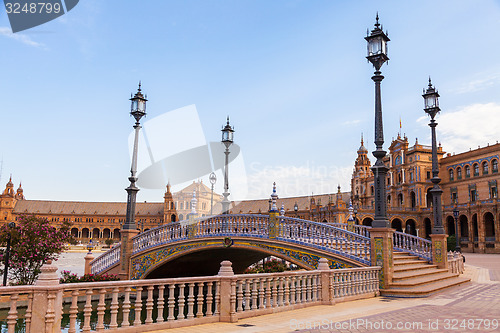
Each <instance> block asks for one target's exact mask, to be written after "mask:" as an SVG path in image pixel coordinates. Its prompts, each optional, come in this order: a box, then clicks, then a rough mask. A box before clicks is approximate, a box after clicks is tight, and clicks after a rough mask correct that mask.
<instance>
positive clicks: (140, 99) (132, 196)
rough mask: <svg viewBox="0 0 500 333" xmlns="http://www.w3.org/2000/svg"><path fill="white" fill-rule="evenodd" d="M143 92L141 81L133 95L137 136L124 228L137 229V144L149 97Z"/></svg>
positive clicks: (132, 110)
mask: <svg viewBox="0 0 500 333" xmlns="http://www.w3.org/2000/svg"><path fill="white" fill-rule="evenodd" d="M146 97H147V96H146ZM146 97H145V96H144V95H143V94H142V92H141V83H140V82H139V88H138V89H137V92H136V93H135V95H134V97H131V98H130V100H131V101H132V105H131V108H130V114H131V115H132V116H134V118H135V125H134V129H135V138H134V150H133V153H132V166H131V168H130V174H131V175H130V177H129V178H128V180H129V181H130V185H129V187H127V188H126V189H125V190H126V191H127V215H126V219H125V223H124V224H123V227H122V228H123V230H135V229H136V225H135V201H136V196H137V192H139V189H138V188H137V186H136V185H135V183H136V182H137V177H136V173H137V146H138V144H139V130H140V129H141V124H140V121H141V118H142V117H143V116H145V115H146V102H147V99H146Z"/></svg>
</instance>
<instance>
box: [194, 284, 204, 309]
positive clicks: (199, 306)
mask: <svg viewBox="0 0 500 333" xmlns="http://www.w3.org/2000/svg"><path fill="white" fill-rule="evenodd" d="M203 284H204V283H203V282H198V297H197V299H196V300H197V303H196V317H197V318H201V317H203V302H204V300H205V298H204V297H203Z"/></svg>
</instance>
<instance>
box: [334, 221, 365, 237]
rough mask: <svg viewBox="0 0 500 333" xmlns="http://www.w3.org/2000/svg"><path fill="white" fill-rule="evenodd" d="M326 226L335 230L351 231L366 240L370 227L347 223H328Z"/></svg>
mask: <svg viewBox="0 0 500 333" xmlns="http://www.w3.org/2000/svg"><path fill="white" fill-rule="evenodd" d="M328 225H331V226H333V227H336V228H340V229H344V230H348V231H352V232H354V233H356V234H358V235H361V236H365V237H367V238H370V229H371V228H372V227H369V226H366V225H361V224H354V225H349V224H347V223H328Z"/></svg>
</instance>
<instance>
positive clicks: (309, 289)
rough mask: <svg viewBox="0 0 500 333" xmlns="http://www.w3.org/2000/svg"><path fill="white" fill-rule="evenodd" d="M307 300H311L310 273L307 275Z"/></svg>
mask: <svg viewBox="0 0 500 333" xmlns="http://www.w3.org/2000/svg"><path fill="white" fill-rule="evenodd" d="M306 279H307V302H311V300H312V281H311V280H312V277H311V275H307V277H306Z"/></svg>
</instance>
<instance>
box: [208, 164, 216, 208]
mask: <svg viewBox="0 0 500 333" xmlns="http://www.w3.org/2000/svg"><path fill="white" fill-rule="evenodd" d="M208 179H209V180H210V184H211V185H212V197H211V198H210V215H211V216H212V215H214V213H213V208H214V185H215V183H216V182H217V176H216V175H215V172H212V173H211V174H210V176H208Z"/></svg>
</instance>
